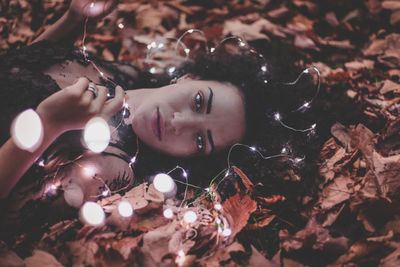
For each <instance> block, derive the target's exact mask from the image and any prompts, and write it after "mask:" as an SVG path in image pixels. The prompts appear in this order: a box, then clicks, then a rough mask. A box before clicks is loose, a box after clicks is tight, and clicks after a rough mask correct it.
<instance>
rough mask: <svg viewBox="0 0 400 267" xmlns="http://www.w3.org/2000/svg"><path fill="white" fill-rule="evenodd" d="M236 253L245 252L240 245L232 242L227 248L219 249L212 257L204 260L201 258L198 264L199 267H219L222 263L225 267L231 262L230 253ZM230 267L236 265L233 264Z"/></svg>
mask: <svg viewBox="0 0 400 267" xmlns="http://www.w3.org/2000/svg"><path fill="white" fill-rule="evenodd" d="M238 251H241V252H244V251H245V250H244V248H243V246H242V245H241V244H239V243H237V242H234V243H232V244H230V245H229V246H227V247H222V248H219V249H218V250H217V251H215V253H214V254H212V256H210V257H207V258H204V259H203V258H202V259H200V260H199V261H198V262H199V264H200V266H204V267H220V266H222V263H224V266H227V265H225V264H227V263H228V262H231V261H232V259H231V253H233V252H238ZM230 266H237V265H236V264H233V265H230Z"/></svg>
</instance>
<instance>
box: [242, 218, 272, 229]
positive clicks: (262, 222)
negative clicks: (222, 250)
mask: <svg viewBox="0 0 400 267" xmlns="http://www.w3.org/2000/svg"><path fill="white" fill-rule="evenodd" d="M275 217H276V215H268V214H266V215H265V216H264V218H261V219H260V218H257V223H253V224H250V223H249V224H247V225H246V227H245V229H246V230H256V229H259V228H263V227H265V226H267V225H269V224H270V223H271V222H272V221H273V220H274V219H275Z"/></svg>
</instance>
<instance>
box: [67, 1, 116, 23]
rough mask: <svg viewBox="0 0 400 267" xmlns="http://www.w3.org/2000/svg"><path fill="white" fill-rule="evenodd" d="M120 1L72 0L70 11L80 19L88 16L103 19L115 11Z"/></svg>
mask: <svg viewBox="0 0 400 267" xmlns="http://www.w3.org/2000/svg"><path fill="white" fill-rule="evenodd" d="M118 2H119V1H118V0H72V1H71V5H70V6H69V12H70V13H71V15H74V16H75V17H76V18H78V19H84V18H86V17H89V18H96V19H101V18H103V17H105V16H106V15H108V14H109V13H110V12H111V11H113V9H114V8H115V6H116V5H117V4H118Z"/></svg>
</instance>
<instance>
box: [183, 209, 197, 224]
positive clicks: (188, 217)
mask: <svg viewBox="0 0 400 267" xmlns="http://www.w3.org/2000/svg"><path fill="white" fill-rule="evenodd" d="M183 220H184V221H185V222H186V223H194V222H195V221H196V220H197V214H196V212H194V211H191V210H189V211H187V212H185V214H184V215H183Z"/></svg>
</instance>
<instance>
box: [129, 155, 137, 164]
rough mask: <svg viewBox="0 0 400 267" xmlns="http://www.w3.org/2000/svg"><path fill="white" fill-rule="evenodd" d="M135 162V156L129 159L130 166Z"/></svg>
mask: <svg viewBox="0 0 400 267" xmlns="http://www.w3.org/2000/svg"><path fill="white" fill-rule="evenodd" d="M135 162H136V156H135V157H133V158H131V161H130V164H134V163H135Z"/></svg>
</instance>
